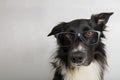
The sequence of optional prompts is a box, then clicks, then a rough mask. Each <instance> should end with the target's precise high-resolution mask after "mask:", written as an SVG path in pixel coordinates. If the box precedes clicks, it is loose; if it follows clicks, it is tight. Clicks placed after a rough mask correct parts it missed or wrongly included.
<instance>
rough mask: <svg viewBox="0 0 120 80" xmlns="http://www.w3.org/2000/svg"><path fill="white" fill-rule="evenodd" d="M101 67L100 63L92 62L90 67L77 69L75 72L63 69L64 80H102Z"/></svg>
mask: <svg viewBox="0 0 120 80" xmlns="http://www.w3.org/2000/svg"><path fill="white" fill-rule="evenodd" d="M100 72H101V67H100V65H99V63H98V62H92V63H91V64H90V65H89V66H80V67H76V68H75V69H74V70H70V69H69V70H68V69H66V68H65V67H64V68H62V74H63V75H64V80H101V78H100Z"/></svg>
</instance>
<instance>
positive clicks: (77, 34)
mask: <svg viewBox="0 0 120 80" xmlns="http://www.w3.org/2000/svg"><path fill="white" fill-rule="evenodd" d="M88 31H92V32H96V33H97V34H98V37H97V41H96V43H93V44H89V45H95V44H97V43H98V42H99V40H100V35H101V32H100V31H96V30H88ZM88 31H86V32H88ZM65 33H68V34H69V33H70V34H73V35H75V39H74V40H73V41H75V40H76V39H77V37H78V38H80V39H81V40H82V42H84V43H85V40H83V39H82V38H81V34H82V33H75V32H60V33H57V34H55V37H56V38H57V39H58V36H59V35H60V34H65ZM83 38H84V37H83ZM73 43H74V42H73ZM85 44H86V43H85ZM65 47H66V46H65Z"/></svg>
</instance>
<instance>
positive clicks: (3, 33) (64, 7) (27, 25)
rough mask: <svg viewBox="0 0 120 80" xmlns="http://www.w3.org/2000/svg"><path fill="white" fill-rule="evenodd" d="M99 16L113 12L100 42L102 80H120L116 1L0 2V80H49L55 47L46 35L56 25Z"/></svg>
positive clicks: (119, 3) (119, 5)
mask: <svg viewBox="0 0 120 80" xmlns="http://www.w3.org/2000/svg"><path fill="white" fill-rule="evenodd" d="M100 12H114V14H113V15H112V16H111V17H110V19H109V21H108V23H107V26H108V27H107V32H105V33H106V37H107V38H106V39H104V43H105V44H106V51H107V55H108V63H109V67H108V70H107V71H106V75H105V80H120V0H0V80H52V74H53V73H52V67H50V64H49V62H50V61H51V55H52V54H53V53H54V51H55V50H56V43H55V38H54V37H53V36H52V37H47V34H48V33H49V32H50V31H51V29H52V28H53V27H54V26H55V25H57V24H58V23H60V22H63V21H65V22H69V21H71V20H74V19H80V18H90V16H91V14H96V13H100Z"/></svg>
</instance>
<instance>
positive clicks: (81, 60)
mask: <svg viewBox="0 0 120 80" xmlns="http://www.w3.org/2000/svg"><path fill="white" fill-rule="evenodd" d="M70 64H71V66H72V67H76V66H81V65H83V66H87V65H88V57H87V53H84V52H80V51H78V52H73V53H72V54H71V56H70Z"/></svg>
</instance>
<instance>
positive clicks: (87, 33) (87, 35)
mask: <svg viewBox="0 0 120 80" xmlns="http://www.w3.org/2000/svg"><path fill="white" fill-rule="evenodd" d="M93 35H94V32H92V31H88V32H86V33H85V37H87V38H90V37H93Z"/></svg>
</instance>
